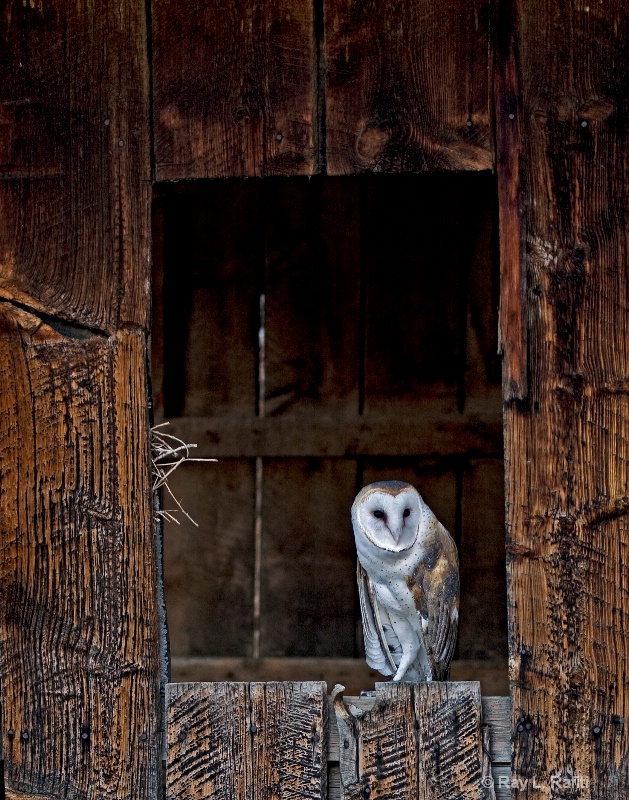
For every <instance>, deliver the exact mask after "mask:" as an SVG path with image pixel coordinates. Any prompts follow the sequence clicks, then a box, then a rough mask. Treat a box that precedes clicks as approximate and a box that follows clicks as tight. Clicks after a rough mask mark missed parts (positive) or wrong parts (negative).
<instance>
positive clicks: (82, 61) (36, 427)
mask: <svg viewBox="0 0 629 800" xmlns="http://www.w3.org/2000/svg"><path fill="white" fill-rule="evenodd" d="M146 52H147V51H146V28H145V11H144V5H143V3H141V2H135V3H122V4H120V3H114V2H109V1H108V0H105V2H100V3H98V4H96V5H94V4H91V3H88V4H85V3H80V2H74V0H59V1H58V2H54V3H48V2H46V0H44V2H25V3H23V2H21V1H20V2H12V1H11V0H10V1H9V2H5V3H3V4H2V13H1V15H0V130H1V132H2V134H1V135H2V138H1V139H0V208H1V211H0V301H1V302H0V320H1V322H0V375H1V380H2V390H1V392H0V458H1V462H0V467H1V469H0V520H1V522H0V525H1V539H0V542H1V543H0V548H1V552H2V557H1V558H0V681H1V686H2V722H1V725H2V730H1V734H0V739H1V742H2V752H3V759H4V785H3V788H2V796H3V797H4V796H5V791H6V796H7V797H10V798H16V799H17V798H26V797H34V796H37V797H42V798H44V797H45V798H52V797H55V798H58V797H59V798H60V797H72V798H87V797H108V798H121V800H122V798H125V800H129V798H148V797H156V796H157V793H158V787H159V782H158V776H159V769H158V767H159V758H160V749H161V739H160V703H159V672H160V670H159V624H158V612H157V602H156V588H157V570H156V552H155V544H154V531H153V520H152V498H151V477H150V457H149V421H148V388H147V324H148V318H149V310H150V309H149V297H150V294H149V291H150V287H149V278H150V272H149V227H148V224H149V208H150V206H149V204H150V170H149V141H150V135H149V134H150V130H149V124H148V120H149V115H148V62H147V57H146Z"/></svg>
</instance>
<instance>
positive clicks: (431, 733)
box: [414, 682, 487, 800]
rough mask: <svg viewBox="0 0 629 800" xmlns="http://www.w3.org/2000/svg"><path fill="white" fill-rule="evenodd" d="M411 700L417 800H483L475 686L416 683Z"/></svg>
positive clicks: (479, 715)
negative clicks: (416, 726) (416, 744)
mask: <svg viewBox="0 0 629 800" xmlns="http://www.w3.org/2000/svg"><path fill="white" fill-rule="evenodd" d="M414 695H415V696H414V700H415V715H416V718H417V722H418V723H419V729H418V732H417V738H418V742H419V776H418V777H419V779H418V783H419V796H420V797H425V798H426V800H428V798H430V800H433V798H434V800H437V798H440V800H455V798H464V797H465V798H470V799H471V798H485V797H486V795H487V793H486V789H485V786H484V783H483V778H484V777H485V775H486V771H484V762H483V739H482V731H481V723H482V707H481V694H480V684H479V683H476V682H475V683H470V684H460V683H436V682H432V683H421V684H419V686H418V687H417V688H416V689H415V691H414Z"/></svg>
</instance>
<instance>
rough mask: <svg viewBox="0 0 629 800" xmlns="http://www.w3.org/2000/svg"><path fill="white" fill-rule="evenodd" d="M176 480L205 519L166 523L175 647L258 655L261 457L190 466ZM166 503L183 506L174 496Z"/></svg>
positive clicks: (194, 652)
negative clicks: (256, 516) (258, 470)
mask: <svg viewBox="0 0 629 800" xmlns="http://www.w3.org/2000/svg"><path fill="white" fill-rule="evenodd" d="M166 430H168V429H166ZM169 484H170V487H171V489H172V491H173V494H174V495H175V497H176V498H177V499H178V500H179V501H180V502H181V503H182V505H183V507H184V508H185V510H186V511H187V512H188V513H189V514H190V516H191V517H192V519H193V520H194V521H195V522H196V523H197V525H198V527H196V526H195V525H193V523H192V522H190V521H189V520H187V519H185V518H184V517H183V516H182V515H181V514H180V513H177V518H178V519H179V520H180V524H179V525H177V524H175V523H173V522H166V523H165V524H164V557H165V574H164V578H165V590H166V602H167V604H168V624H169V629H170V648H171V653H172V654H173V656H200V655H202V656H251V646H252V641H253V576H254V514H255V462H254V460H253V459H247V460H244V459H243V460H239V459H221V460H220V461H219V462H218V463H208V464H203V463H199V464H192V463H191V464H185V465H182V466H181V467H179V469H178V470H177V471H176V472H174V473H172V476H171V478H170V479H169ZM163 505H164V508H167V509H174V508H175V503H174V502H173V501H172V499H171V498H170V497H169V496H168V495H167V494H165V495H164V499H163Z"/></svg>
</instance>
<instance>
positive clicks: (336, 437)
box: [168, 413, 502, 459]
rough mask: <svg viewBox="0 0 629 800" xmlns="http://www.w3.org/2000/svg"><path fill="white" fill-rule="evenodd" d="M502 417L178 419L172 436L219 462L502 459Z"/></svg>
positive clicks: (171, 428)
mask: <svg viewBox="0 0 629 800" xmlns="http://www.w3.org/2000/svg"><path fill="white" fill-rule="evenodd" d="M501 417H502V415H501V414H488V415H484V414H473V415H463V414H454V413H453V414H434V413H433V414H428V413H427V414H424V415H422V416H421V417H420V418H416V417H412V418H409V417H400V416H398V417H394V418H386V417H385V418H382V417H375V418H374V417H368V416H358V415H351V416H347V417H342V418H339V417H334V416H331V415H328V414H324V413H322V414H317V413H310V414H308V415H307V416H306V415H305V414H303V415H299V416H298V417H297V416H295V417H290V416H279V417H265V418H260V417H258V418H246V419H244V420H243V419H239V418H238V417H235V418H229V417H174V418H170V419H169V423H170V425H169V427H168V432H169V433H172V434H174V435H175V436H179V437H180V438H182V439H183V440H184V441H186V442H195V443H196V444H197V445H198V448H197V449H196V450H195V455H199V456H207V457H216V458H254V457H255V456H262V457H265V458H287V457H293V458H295V457H299V456H306V457H320V458H325V457H329V458H342V457H353V456H389V457H397V456H408V457H414V458H415V459H417V458H421V457H424V458H425V457H430V456H437V455H439V456H444V457H447V456H471V457H473V456H480V455H487V456H499V455H501V454H502V418H501Z"/></svg>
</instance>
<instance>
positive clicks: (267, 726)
mask: <svg viewBox="0 0 629 800" xmlns="http://www.w3.org/2000/svg"><path fill="white" fill-rule="evenodd" d="M166 706H167V717H168V753H167V766H166V797H167V798H168V800H175V798H180V797H184V796H185V797H188V798H190V800H197V799H198V798H205V797H208V798H216V800H263V798H269V797H273V798H277V799H278V800H281V798H292V797H303V798H312V800H323V798H324V797H325V796H326V795H325V788H326V780H327V764H326V760H327V749H326V741H327V735H326V734H327V696H326V690H325V684H324V683H315V682H310V683H308V682H306V683H178V684H172V683H171V684H168V685H167V688H166Z"/></svg>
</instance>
